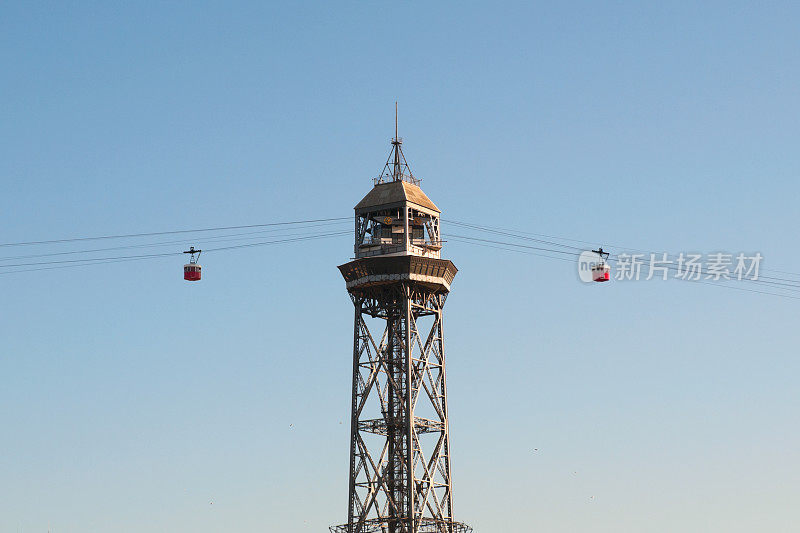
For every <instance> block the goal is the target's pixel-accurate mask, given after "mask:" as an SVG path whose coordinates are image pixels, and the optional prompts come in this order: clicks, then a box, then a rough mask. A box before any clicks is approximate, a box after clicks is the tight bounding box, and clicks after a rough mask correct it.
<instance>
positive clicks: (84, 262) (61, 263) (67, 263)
mask: <svg viewBox="0 0 800 533" xmlns="http://www.w3.org/2000/svg"><path fill="white" fill-rule="evenodd" d="M350 234H351V232H350V231H336V232H330V233H317V234H314V235H306V236H302V237H294V238H287V239H277V240H270V241H262V242H255V243H249V244H240V245H236V246H225V247H221V248H209V249H206V250H204V251H205V252H215V251H222V250H233V249H236V248H245V247H253V246H269V245H272V244H283V243H290V242H301V241H308V240H315V239H326V238H331V237H338V236H343V235H350ZM179 255H183V252H164V253H159V254H142V255H125V256H115V257H95V258H88V259H64V260H58V261H40V262H32V263H16V264H10V265H0V267H2V268H12V267H23V266H42V265H58V266H50V267H46V268H31V269H22V270H0V275H2V274H12V273H17V272H33V271H37V270H52V269H54V268H68V267H76V266H88V265H97V264H105V263H119V262H124V261H140V260H143V259H157V258H164V257H175V256H179Z"/></svg>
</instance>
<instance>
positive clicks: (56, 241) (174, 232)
mask: <svg viewBox="0 0 800 533" xmlns="http://www.w3.org/2000/svg"><path fill="white" fill-rule="evenodd" d="M341 220H351V217H335V218H318V219H311V220H292V221H288V222H270V223H267V224H246V225H242V226H220V227H216V228H196V229H182V230H172V231H152V232H148V233H125V234H119V235H100V236H93V237H71V238H68V239H53V240H46V241H23V242H6V243H0V247H11V246H34V245H42V244H61V243H67V242H78V241H99V240H107V239H131V238H135V237H154V236H157V235H178V234H182V233H201V232H207V231H225V230H233V229H248V228H265V227H269V226H290V225H294V224H307V223H311V222H336V221H341Z"/></svg>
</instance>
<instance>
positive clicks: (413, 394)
mask: <svg viewBox="0 0 800 533" xmlns="http://www.w3.org/2000/svg"><path fill="white" fill-rule="evenodd" d="M351 297H352V300H353V304H354V306H355V327H354V334H353V337H354V338H353V396H352V418H351V439H350V497H349V510H348V523H347V524H343V525H340V526H333V527H331V528H330V530H331V533H373V532H374V533H377V532H380V533H469V532H471V531H472V530H471V528H469V526H466V525H465V524H462V523H460V522H455V521H454V520H453V497H452V482H451V474H450V441H449V430H448V422H447V386H446V377H445V360H444V346H443V337H442V318H443V307H444V303H445V300H446V298H447V292H445V291H437V290H433V289H431V288H430V287H428V286H424V285H422V284H419V283H414V282H401V283H390V284H386V285H381V286H376V287H372V288H369V289H366V290H362V291H359V292H351ZM376 319H377V320H376ZM370 322H371V323H372V326H373V327H372V329H371V328H370ZM376 322H377V323H376ZM417 413H419V414H417Z"/></svg>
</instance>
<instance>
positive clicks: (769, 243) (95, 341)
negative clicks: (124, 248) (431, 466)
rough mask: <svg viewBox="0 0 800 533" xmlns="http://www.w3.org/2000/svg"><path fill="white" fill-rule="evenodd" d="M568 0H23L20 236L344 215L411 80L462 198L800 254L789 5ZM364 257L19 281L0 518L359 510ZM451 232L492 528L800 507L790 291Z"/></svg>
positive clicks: (460, 453)
mask: <svg viewBox="0 0 800 533" xmlns="http://www.w3.org/2000/svg"><path fill="white" fill-rule="evenodd" d="M557 4H558V5H557V6H555V5H546V4H536V3H530V2H524V3H505V4H502V5H500V4H498V3H484V4H479V3H474V2H459V3H447V4H446V3H436V4H435V5H433V4H432V3H427V2H425V3H424V2H403V3H392V4H388V3H364V2H360V3H343V2H335V3H328V4H317V5H313V4H310V3H285V4H284V5H270V4H267V3H262V2H256V3H232V2H218V3H200V2H171V3H156V2H153V3H145V2H141V3H127V5H122V3H114V2H54V3H41V2H16V3H12V2H5V3H4V4H3V5H2V7H0V67H2V68H0V100H1V101H2V106H0V119H1V120H0V177H2V184H3V188H2V192H3V194H2V197H0V198H1V199H0V202H2V209H0V242H12V241H29V240H39V239H50V238H59V237H72V236H85V235H98V234H112V233H129V232H139V231H159V230H171V229H180V228H196V227H208V226H222V225H236V224H253V223H262V222H271V221H279V220H295V219H309V218H325V217H337V216H350V215H351V214H352V206H353V205H355V203H356V202H357V201H358V200H359V199H360V198H361V197H362V196H363V195H364V194H365V193H366V192H367V191H368V190H369V187H370V186H371V181H370V180H371V178H372V177H373V176H375V175H376V174H377V173H378V172H379V170H380V168H381V166H382V164H383V161H384V159H385V157H386V155H387V153H388V149H389V144H388V141H389V138H390V137H391V135H392V134H393V123H392V122H393V119H394V116H393V113H394V102H395V100H397V101H399V105H400V132H401V135H402V136H403V137H404V138H405V140H406V142H405V144H404V148H405V152H406V155H407V157H408V159H409V162H410V163H411V165H412V169H413V170H414V171H415V173H416V174H418V175H419V176H421V177H422V178H423V180H424V181H423V188H424V189H425V191H426V192H427V193H428V195H429V196H430V197H431V198H432V199H433V200H434V201H435V202H436V203H437V204H438V205H439V206H440V207H441V208H442V209H443V210H444V216H445V218H447V217H450V218H452V219H454V220H465V221H472V222H479V223H482V224H485V225H495V226H501V227H508V228H516V229H520V230H526V231H532V232H538V233H546V234H554V235H561V236H566V237H572V238H576V239H584V240H589V241H592V242H597V243H598V244H603V243H621V244H624V245H626V246H632V247H640V248H645V249H653V250H666V251H671V252H679V251H701V252H714V251H719V250H724V251H729V252H738V251H747V252H751V251H760V252H761V253H762V254H763V255H764V257H765V259H764V264H763V266H764V267H766V268H773V269H779V270H787V271H791V272H798V271H800V267H798V266H797V265H798V254H797V249H798V246H800V242H799V241H800V239H798V232H797V214H798V208H797V203H798V200H799V199H800V184H799V182H798V174H799V173H800V152H798V149H797V147H798V124H800V98H798V94H800V39H799V38H798V31H797V23H798V20H800V9H798V7H797V4H794V3H788V2H787V3H780V2H769V3H758V4H756V3H742V2H703V3H702V4H703V5H702V6H701V5H693V3H690V2H683V3H672V2H666V3H662V4H664V5H658V6H645V5H644V4H643V3H641V2H630V3H623V2H615V3H608V4H605V5H600V4H597V3H557ZM345 227H348V225H347V224H346V225H345ZM447 229H448V228H447V226H446V225H445V231H447ZM189 244H198V245H202V244H203V242H202V241H200V240H198V241H197V242H196V243H195V242H185V243H181V244H177V245H176V247H177V249H178V250H180V249H181V248H182V247H183V246H184V245H189ZM49 250H52V249H49ZM25 251H26V252H34V250H31V249H26V250H25ZM162 251H163V250H162ZM17 252H19V250H13V251H9V250H2V251H0V255H2V256H3V257H6V256H8V255H9V254H12V253H17ZM351 252H352V242H351V240H350V237H349V236H344V237H341V238H338V239H328V240H320V241H318V242H314V241H310V242H304V243H297V244H292V245H285V246H272V247H264V248H253V249H244V250H239V251H233V252H229V253H224V254H223V253H219V254H208V255H207V256H206V255H205V254H204V256H203V258H202V259H203V261H201V262H202V263H203V265H204V269H205V270H204V278H205V279H204V281H202V282H201V283H200V284H189V283H184V282H183V281H182V280H181V279H180V274H181V273H180V269H181V264H182V258H181V257H174V258H168V259H159V260H153V261H141V262H126V263H117V264H109V265H102V266H94V267H86V268H71V269H61V270H47V271H37V272H28V273H20V274H6V275H0V293H2V298H1V300H2V306H0V532H18V531H19V532H24V533H34V532H45V531H47V527H48V524H50V527H51V531H52V532H53V533H62V532H63V533H67V532H70V533H106V532H109V531H114V532H131V533H134V532H135V533H141V532H170V533H176V532H181V533H183V532H185V533H189V532H191V533H214V532H220V531H263V532H272V531H281V532H286V533H305V532H312V531H313V532H322V531H326V528H327V526H328V525H329V524H333V523H341V522H343V521H344V520H345V518H346V514H345V513H346V505H347V502H346V491H347V453H348V438H349V435H348V428H347V423H348V416H349V414H348V409H349V393H350V375H351V366H350V365H351V350H352V346H351V344H352V305H351V303H350V301H349V299H348V297H347V295H346V292H345V289H344V283H343V281H342V280H341V278H340V276H339V273H338V271H337V270H336V268H335V267H336V265H337V264H341V263H343V262H345V261H347V260H348V259H349V258H350V255H351ZM444 254H445V255H446V256H447V257H449V258H451V259H453V261H455V263H456V264H457V266H458V267H459V268H460V272H459V275H458V277H457V278H456V281H455V283H454V286H453V293H452V295H451V297H450V298H449V299H448V303H447V321H446V347H447V353H448V385H449V393H450V413H451V432H452V439H453V461H454V482H455V506H456V514H457V515H458V517H459V518H460V519H461V520H464V521H466V522H468V523H470V524H472V525H473V526H475V528H476V532H478V533H492V532H519V533H527V532H531V531H547V532H564V533H568V532H569V533H572V532H577V531H580V532H615V533H616V532H620V531H624V532H641V531H647V532H663V533H667V532H670V533H671V532H675V531H681V532H687V533H688V532H698V533H699V532H703V533H706V532H709V531H719V532H725V533H731V532H748V533H750V532H753V531H770V532H789V531H797V524H798V523H800V511H798V509H799V508H800V507H798V505H797V495H798V494H800V452H799V451H798V450H800V429H798V424H797V413H798V409H799V408H800V397H799V395H798V389H797V376H798V372H800V362H799V361H798V358H797V353H798V350H797V346H798V340H799V339H798V329H797V316H798V311H799V310H800V302H798V301H797V300H790V299H782V298H776V297H770V296H765V295H760V294H754V293H747V292H742V291H736V290H723V289H720V288H716V287H710V286H707V285H693V284H689V283H680V282H651V283H633V282H631V283H611V284H605V285H597V286H586V285H584V284H581V283H579V282H578V280H577V275H576V272H575V268H574V266H573V265H571V264H569V263H566V262H563V261H553V260H550V259H546V258H539V257H535V256H530V255H521V254H513V253H508V252H504V251H500V250H494V249H486V248H478V247H474V246H467V245H464V244H462V243H456V242H452V243H449V244H448V245H447V246H446V247H445V250H444ZM340 422H342V423H341V424H340ZM535 448H536V449H538V451H536V452H534V449H535ZM211 502H213V505H212V504H211Z"/></svg>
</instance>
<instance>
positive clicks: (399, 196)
mask: <svg viewBox="0 0 800 533" xmlns="http://www.w3.org/2000/svg"><path fill="white" fill-rule="evenodd" d="M404 204H413V205H415V206H417V207H421V208H423V209H425V210H429V211H434V212H436V213H441V210H440V209H439V208H438V207H436V204H434V203H433V202H432V201H431V199H430V198H428V196H427V195H426V194H425V193H424V192H422V189H420V188H419V186H417V185H414V184H413V183H409V182H407V181H404V180H397V181H390V182H388V183H378V184H376V185H375V187H373V188H372V190H371V191H369V192H368V193H367V195H366V196H365V197H364V198H363V199H362V200H361V201H360V202H358V205H356V207H355V210H356V212H363V211H371V210H373V209H374V208H377V207H382V208H384V207H385V208H390V207H395V206H402V205H404Z"/></svg>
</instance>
